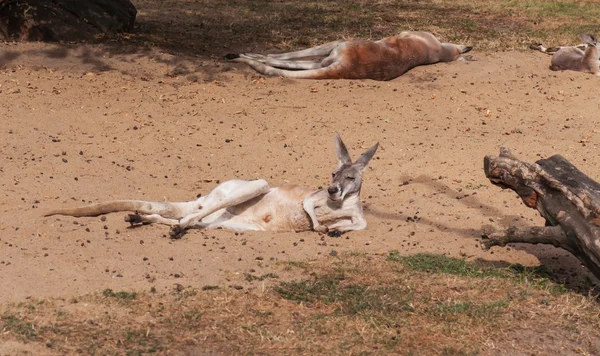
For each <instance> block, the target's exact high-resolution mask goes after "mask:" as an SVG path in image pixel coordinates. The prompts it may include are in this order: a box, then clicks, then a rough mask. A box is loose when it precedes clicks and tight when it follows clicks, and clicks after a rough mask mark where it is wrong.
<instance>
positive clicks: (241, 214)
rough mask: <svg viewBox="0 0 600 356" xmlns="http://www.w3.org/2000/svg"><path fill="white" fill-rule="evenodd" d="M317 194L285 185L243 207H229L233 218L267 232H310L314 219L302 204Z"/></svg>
mask: <svg viewBox="0 0 600 356" xmlns="http://www.w3.org/2000/svg"><path fill="white" fill-rule="evenodd" d="M312 192H313V191H312V190H310V189H307V188H303V187H299V186H294V185H284V186H281V187H277V188H272V189H271V190H270V191H269V192H268V193H266V194H264V195H262V196H259V197H256V198H254V199H251V200H249V201H247V202H245V203H243V204H239V205H236V206H233V207H229V208H227V212H229V213H230V214H232V215H233V216H232V219H234V220H235V221H239V222H244V223H247V224H252V225H255V226H257V227H258V229H259V230H264V231H306V230H310V228H311V224H310V218H309V217H308V215H307V214H306V212H305V211H304V208H303V206H302V202H303V201H304V199H305V198H306V197H307V196H308V195H309V194H310V193H312Z"/></svg>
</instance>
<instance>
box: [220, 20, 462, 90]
mask: <svg viewBox="0 0 600 356" xmlns="http://www.w3.org/2000/svg"><path fill="white" fill-rule="evenodd" d="M472 48H473V47H471V46H463V45H457V44H452V43H440V41H438V39H437V38H435V36H434V35H432V34H431V33H429V32H422V31H418V32H411V31H404V32H402V33H400V35H398V36H392V37H387V38H384V39H382V40H379V41H368V40H352V41H337V42H329V43H326V44H323V45H320V46H317V47H313V48H309V49H305V50H301V51H296V52H288V53H281V54H267V55H262V54H255V53H245V54H228V55H226V56H225V58H227V59H229V60H231V61H234V62H239V63H246V64H247V65H249V66H250V67H252V68H254V69H255V70H256V71H257V72H259V73H261V74H264V75H273V76H281V77H288V78H299V79H374V80H392V79H394V78H397V77H399V76H401V75H402V74H404V73H406V72H407V71H409V70H410V69H412V68H414V67H416V66H420V65H426V64H433V63H438V62H452V61H455V60H457V59H459V58H463V59H466V58H464V57H461V55H462V54H464V53H467V52H469V51H470V50H471V49H472ZM307 57H313V58H314V57H324V58H319V59H301V58H307ZM280 68H283V69H280Z"/></svg>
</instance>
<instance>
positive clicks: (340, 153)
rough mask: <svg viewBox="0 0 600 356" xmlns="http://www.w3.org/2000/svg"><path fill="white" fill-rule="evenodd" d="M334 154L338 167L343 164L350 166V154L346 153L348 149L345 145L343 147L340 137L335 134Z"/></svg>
mask: <svg viewBox="0 0 600 356" xmlns="http://www.w3.org/2000/svg"><path fill="white" fill-rule="evenodd" d="M335 154H336V155H337V159H338V164H339V166H340V167H341V166H343V165H344V164H352V159H351V158H350V154H349V153H348V149H347V148H346V145H344V141H342V138H341V137H340V134H338V133H337V132H336V133H335Z"/></svg>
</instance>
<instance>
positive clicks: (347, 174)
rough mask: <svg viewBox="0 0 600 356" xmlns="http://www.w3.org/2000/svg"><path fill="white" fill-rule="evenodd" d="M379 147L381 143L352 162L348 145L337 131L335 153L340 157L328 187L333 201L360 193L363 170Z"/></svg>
mask: <svg viewBox="0 0 600 356" xmlns="http://www.w3.org/2000/svg"><path fill="white" fill-rule="evenodd" d="M377 147H379V143H376V144H375V146H373V147H371V148H369V150H368V151H367V152H365V153H363V154H362V155H361V156H360V157H359V158H358V159H357V160H356V162H354V163H352V159H351V158H350V154H349V153H348V149H347V148H346V145H344V142H343V141H342V138H341V137H340V135H339V134H338V133H337V132H336V133H335V153H336V155H337V159H338V168H337V169H336V170H335V171H333V173H332V178H331V184H330V185H329V188H327V193H329V199H331V200H332V201H341V200H344V198H345V197H347V196H351V195H355V194H359V193H360V186H361V184H362V174H363V171H364V170H365V168H367V164H368V163H369V161H370V160H371V158H373V156H374V155H375V151H377Z"/></svg>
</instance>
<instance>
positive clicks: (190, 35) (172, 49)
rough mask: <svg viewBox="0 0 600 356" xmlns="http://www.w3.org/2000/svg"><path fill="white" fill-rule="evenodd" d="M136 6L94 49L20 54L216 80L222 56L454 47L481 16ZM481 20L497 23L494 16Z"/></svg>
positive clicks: (336, 4) (350, 8)
mask: <svg viewBox="0 0 600 356" xmlns="http://www.w3.org/2000/svg"><path fill="white" fill-rule="evenodd" d="M135 6H136V8H137V10H138V14H137V20H136V24H135V26H134V31H132V33H126V34H121V35H115V36H106V37H103V38H98V39H97V40H96V41H94V43H88V44H53V45H48V46H49V48H47V49H44V48H43V47H42V49H39V48H38V49H36V50H32V51H33V52H32V53H28V51H27V50H25V51H22V53H21V54H22V55H23V56H33V57H36V56H38V57H39V56H42V57H43V56H48V57H49V58H60V57H58V56H61V55H62V56H63V57H62V58H63V59H65V60H67V61H69V60H70V61H72V62H74V63H75V62H76V61H79V63H81V64H83V65H84V66H82V68H83V69H82V70H91V71H106V70H122V71H123V70H124V69H121V68H120V67H119V66H117V65H114V64H113V63H114V62H115V61H132V60H141V59H144V58H145V59H148V60H152V61H154V62H156V63H159V64H165V65H169V66H170V67H172V73H170V75H179V76H181V75H183V76H186V75H191V74H194V73H203V75H204V76H205V79H206V80H212V79H215V78H218V77H219V74H220V73H222V72H223V71H227V70H228V68H229V67H228V65H227V64H225V63H226V62H225V61H224V60H223V59H222V58H223V56H224V55H225V54H226V53H230V52H246V51H256V52H265V51H273V52H276V51H284V50H290V49H299V48H304V47H309V46H313V45H317V44H320V43H323V42H326V41H332V40H339V39H347V38H355V37H360V38H367V39H380V38H383V37H385V36H390V35H393V34H397V33H398V32H400V31H402V30H414V29H419V30H428V31H434V32H436V34H438V35H439V36H441V37H442V39H443V40H446V41H451V42H460V41H462V40H466V38H469V39H473V34H472V32H473V21H471V20H470V21H465V16H468V17H470V16H474V15H473V14H472V11H471V10H470V9H469V8H467V7H465V6H464V5H462V6H460V5H457V4H452V3H449V4H445V3H438V2H433V1H410V2H405V1H400V2H391V3H390V2H385V3H373V2H366V1H361V0H349V1H345V0H332V1H292V0H283V1H268V0H249V1H240V0H233V1H216V0H204V1H182V0H171V1H159V0H139V1H135ZM478 16H481V17H485V19H483V20H485V22H486V23H494V22H493V21H491V19H493V15H491V14H479V15H478ZM514 21H515V26H516V25H517V23H516V21H517V20H516V19H515V20H514ZM504 22H506V19H505V21H504ZM487 31H488V32H487V34H489V31H492V32H493V31H494V30H493V29H490V28H488V29H487ZM8 52H10V51H8ZM19 57H20V56H15V55H10V54H6V53H4V54H2V55H1V56H0V66H6V65H11V64H19V63H16V62H18V61H19ZM221 79H222V78H221Z"/></svg>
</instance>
